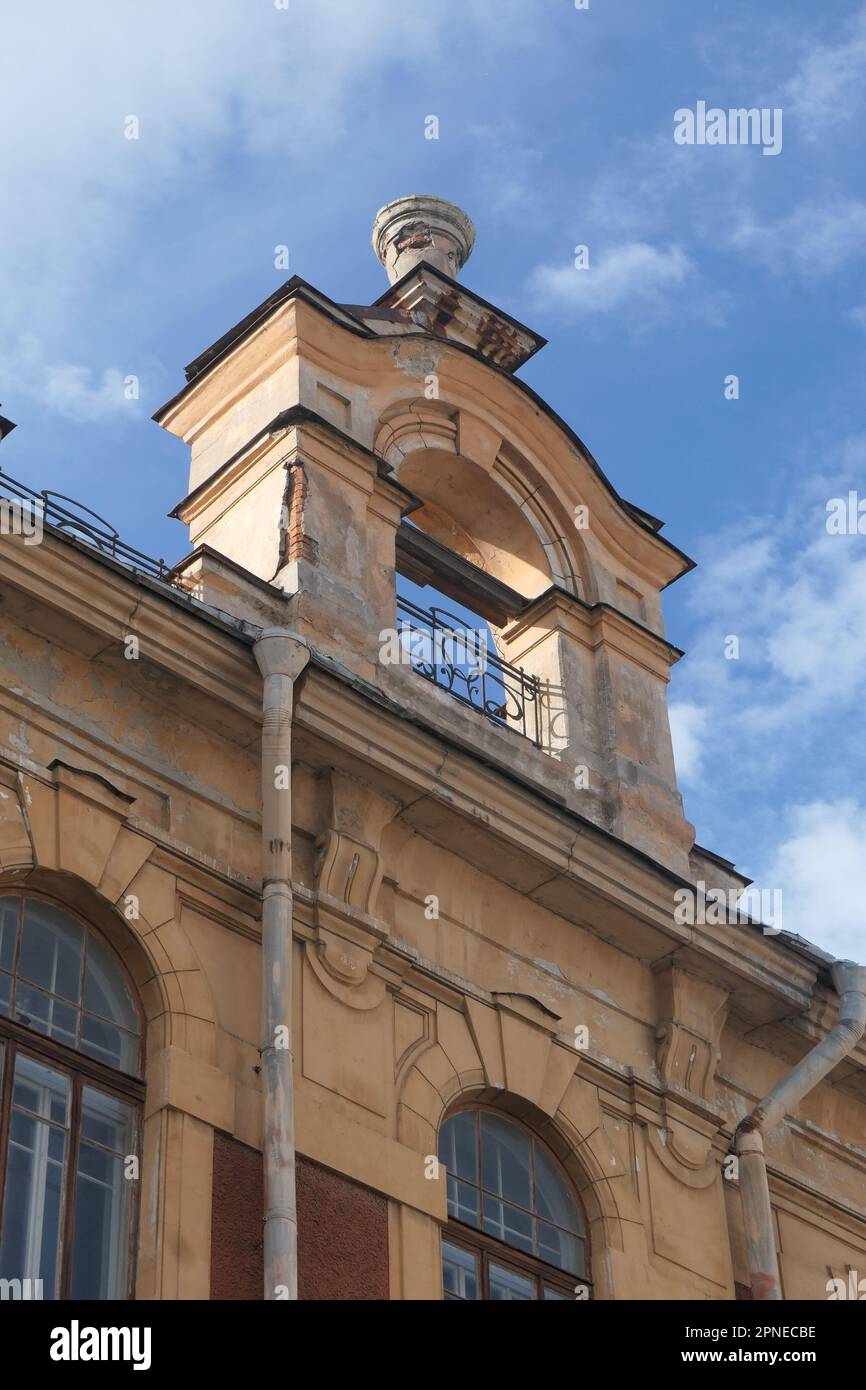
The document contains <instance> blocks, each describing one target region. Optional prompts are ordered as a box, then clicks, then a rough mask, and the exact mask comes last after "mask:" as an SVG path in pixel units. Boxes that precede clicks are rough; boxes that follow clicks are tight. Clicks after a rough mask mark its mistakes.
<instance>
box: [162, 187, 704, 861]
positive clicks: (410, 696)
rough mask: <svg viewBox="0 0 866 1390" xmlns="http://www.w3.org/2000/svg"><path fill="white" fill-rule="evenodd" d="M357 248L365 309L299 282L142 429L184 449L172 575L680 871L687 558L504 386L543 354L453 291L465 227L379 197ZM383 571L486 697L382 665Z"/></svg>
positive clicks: (443, 213) (453, 211)
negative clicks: (270, 623)
mask: <svg viewBox="0 0 866 1390" xmlns="http://www.w3.org/2000/svg"><path fill="white" fill-rule="evenodd" d="M373 239H374V246H375V248H376V250H377V252H378V254H379V256H380V259H381V260H382V263H383V265H384V266H385V268H386V271H387V273H388V276H389V280H390V281H391V283H390V285H389V288H388V290H387V291H385V293H384V294H383V295H382V296H381V297H380V298H379V299H378V300H377V301H376V303H375V304H373V305H371V306H359V305H342V304H337V303H335V302H334V301H332V300H330V299H329V298H328V297H327V296H326V295H324V294H323V293H322V292H321V291H319V290H316V289H314V288H313V287H312V286H311V285H309V284H307V283H306V282H305V281H303V280H300V279H299V278H297V277H295V278H294V279H292V280H290V281H288V282H287V283H286V284H285V285H284V286H282V287H281V289H280V290H278V291H277V292H275V293H274V294H273V295H271V296H270V297H269V299H267V300H266V301H265V302H264V303H263V304H262V305H260V306H259V307H258V309H256V310H254V311H253V312H252V313H251V314H249V315H248V316H247V317H246V318H245V319H244V320H242V322H241V323H239V324H237V325H236V326H235V327H234V328H233V329H231V330H230V331H229V332H228V333H227V334H225V335H224V336H223V337H222V338H221V339H220V340H219V341H218V342H217V343H215V344H214V345H213V346H212V347H211V348H209V349H207V350H206V351H205V352H204V353H202V354H200V356H199V357H198V358H197V359H196V360H195V361H194V362H193V363H191V364H190V367H189V368H188V369H187V385H186V386H185V387H184V389H183V390H182V391H181V392H180V393H179V394H178V395H177V396H175V397H174V398H173V400H171V401H170V402H169V403H168V404H167V405H166V406H164V407H163V408H162V410H161V411H160V412H158V414H157V416H156V418H157V420H158V421H159V422H160V423H161V424H162V425H163V426H164V427H165V428H167V429H169V430H171V432H172V433H175V434H177V435H178V436H179V437H180V438H182V439H183V440H184V441H185V442H186V443H188V444H189V445H190V447H191V451H192V459H191V468H190V492H189V494H188V495H187V497H186V498H185V499H184V500H183V501H182V502H181V503H180V504H179V505H178V507H177V509H176V514H177V515H178V516H179V517H180V518H181V519H182V520H183V521H185V522H186V523H187V525H188V526H189V528H190V536H191V540H192V543H193V545H194V547H195V548H196V549H195V551H194V554H193V556H192V557H191V559H190V561H188V562H187V565H188V567H189V569H190V573H193V572H194V573H195V574H196V575H197V576H198V578H199V580H200V582H201V584H202V585H203V586H204V588H205V591H207V585H208V583H209V576H210V578H211V579H213V575H214V572H215V570H216V569H217V568H218V564H217V561H216V560H215V558H214V557H215V556H223V557H225V558H226V559H227V560H228V561H230V562H231V563H232V564H234V565H235V566H240V567H242V568H243V569H245V570H247V571H249V572H250V573H251V574H252V575H254V576H255V577H256V578H257V579H258V580H259V581H264V582H265V583H266V584H267V585H270V586H272V587H273V589H274V590H275V591H282V592H283V593H284V594H289V595H292V596H293V597H294V600H295V603H294V609H295V614H296V620H297V624H298V625H299V626H300V627H301V629H302V630H303V633H304V635H305V636H307V637H308V638H309V640H310V642H311V644H312V645H313V647H314V648H315V649H316V651H317V652H319V653H320V655H321V656H322V658H323V659H324V660H326V661H331V662H333V663H335V666H339V668H340V669H341V670H344V671H349V672H352V673H354V675H355V676H356V677H357V678H358V679H360V680H363V681H364V682H367V683H368V684H369V686H370V687H372V688H375V689H376V690H378V691H380V692H382V694H383V695H384V696H386V697H387V698H388V700H389V701H391V702H392V703H393V704H395V705H397V707H399V708H402V709H404V710H405V711H406V712H407V715H408V716H409V717H410V718H412V719H413V720H419V719H420V720H422V721H423V720H426V721H427V722H428V723H429V724H430V727H431V728H434V729H440V730H441V731H443V733H445V734H447V736H448V737H449V738H451V739H452V740H454V741H455V742H457V743H459V744H461V745H462V746H464V747H466V748H469V749H470V750H472V751H473V752H474V753H476V754H477V755H479V756H483V757H485V759H487V760H489V761H492V762H495V763H498V764H499V765H500V766H502V768H503V769H504V770H505V771H511V772H513V773H517V774H519V775H520V776H521V777H524V778H526V779H528V780H530V781H532V782H533V783H535V784H536V785H537V786H538V787H539V788H540V789H542V790H543V791H544V792H545V793H546V794H548V795H551V796H553V797H556V798H557V799H558V800H560V801H561V802H563V803H565V804H567V805H568V806H569V807H571V809H572V810H574V811H575V812H576V813H578V814H579V815H582V816H584V817H585V818H586V819H588V820H590V821H592V822H594V823H596V824H599V825H602V826H604V827H605V828H606V829H608V830H610V831H611V832H612V833H613V834H615V835H617V836H619V837H620V838H621V839H623V840H625V841H627V842H628V843H630V844H632V845H633V846H635V847H637V848H639V849H641V850H643V851H644V852H645V853H647V854H648V855H650V856H651V857H652V858H653V859H655V860H657V861H659V862H661V863H664V864H666V865H668V866H669V867H671V868H674V869H676V870H677V871H679V872H682V873H683V874H684V875H686V874H687V873H688V855H689V850H690V849H691V847H692V844H693V840H694V836H693V833H692V828H691V826H690V825H689V824H688V823H687V822H686V821H685V819H684V817H683V812H682V803H681V799H680V796H679V792H678V789H677V785H676V775H675V771H674V764H673V753H672V749H671V740H670V729H669V723H668V713H667V698H666V694H667V683H668V679H669V672H670V668H671V666H672V665H673V664H674V662H676V661H677V660H678V659H679V657H680V655H681V653H680V652H679V651H677V649H676V648H674V647H672V646H671V644H670V643H668V641H667V639H666V637H665V634H664V623H663V616H662V607H661V592H662V590H663V589H664V588H665V587H666V586H667V585H668V584H670V583H672V582H673V581H674V580H675V579H677V578H678V577H679V576H680V575H682V574H683V573H685V572H686V571H687V570H688V569H689V568H690V567H691V565H692V562H691V561H690V560H689V559H688V557H687V556H685V555H683V553H682V552H681V551H679V550H678V549H677V548H676V547H675V546H673V545H672V544H671V543H670V542H669V541H668V540H667V539H666V538H665V537H663V536H662V534H661V528H662V523H661V522H659V521H658V520H656V519H655V518H654V517H652V516H651V515H649V514H648V513H647V512H645V511H643V510H641V509H640V508H638V507H635V506H633V505H631V504H629V503H628V502H626V501H625V500H624V499H623V498H621V497H620V496H619V494H618V493H617V492H616V490H615V489H614V488H613V486H612V485H611V483H610V482H609V481H608V480H607V478H606V477H605V475H604V474H603V472H602V470H601V469H600V467H599V466H598V464H597V463H596V461H595V460H594V459H593V457H592V455H591V454H590V453H589V451H588V450H587V449H586V447H585V446H584V445H583V443H582V442H581V440H580V439H579V438H578V437H577V435H575V434H574V433H573V431H572V430H571V429H570V428H569V427H568V426H567V425H566V424H565V423H564V421H562V420H561V419H560V418H559V417H558V416H557V415H556V414H555V413H554V412H553V411H552V410H551V409H550V408H549V407H548V406H547V405H546V403H545V402H544V401H543V400H541V398H540V397H538V396H537V395H536V394H535V392H533V391H532V390H531V389H530V388H529V387H528V386H527V385H526V384H525V383H524V382H522V381H521V380H520V378H519V377H518V376H517V375H516V374H515V373H516V371H517V370H518V368H519V367H520V366H521V365H522V363H523V362H525V361H526V360H527V358H528V357H529V356H530V355H531V353H532V352H534V351H537V350H538V348H539V347H541V346H542V345H543V339H541V338H540V337H538V335H536V334H534V333H533V332H532V330H530V329H528V328H526V327H525V326H524V325H522V324H519V323H517V321H516V320H514V319H512V318H511V317H510V316H509V315H507V314H505V313H503V312H502V311H501V310H499V309H496V308H495V307H494V306H492V305H490V304H487V303H486V302H485V301H484V300H482V299H480V298H479V297H478V296H476V295H474V294H473V293H472V292H471V291H469V290H467V289H465V288H464V287H463V286H462V285H461V284H459V283H458V281H457V280H456V275H457V273H459V271H460V270H461V269H462V266H463V264H464V262H465V260H466V259H467V257H468V255H469V253H470V252H471V249H472V243H473V241H474V229H473V228H472V224H471V222H470V221H469V219H468V217H467V216H466V214H465V213H463V212H462V211H461V210H460V209H457V208H454V207H453V206H452V205H451V204H447V203H444V202H443V201H442V200H441V199H434V198H427V197H420V196H414V197H412V198H409V199H399V200H398V201H397V202H396V203H394V204H390V205H388V207H387V208H385V209H383V210H382V211H381V212H380V213H379V214H378V216H377V218H376V223H375V226H374V234H373ZM401 575H402V576H403V577H404V578H406V579H408V580H410V582H411V583H413V584H415V585H418V584H422V595H423V585H424V584H426V585H427V586H428V590H429V593H430V594H431V595H433V599H432V600H431V602H430V604H428V605H426V607H425V604H424V603H422V602H421V601H420V600H419V602H417V603H416V602H413V603H412V604H411V605H410V608H411V610H412V621H413V622H414V623H415V624H416V626H420V625H422V620H421V619H420V618H419V617H418V613H419V612H423V611H427V612H428V617H429V613H430V612H432V609H433V608H436V609H437V611H439V606H440V598H441V596H442V595H445V596H446V597H447V598H449V599H450V600H452V601H453V602H456V603H457V604H458V607H459V609H460V611H461V612H463V613H464V614H465V613H467V612H468V613H470V614H471V613H474V614H477V615H479V620H480V621H482V622H483V623H484V624H486V625H487V627H488V628H489V632H490V636H491V641H492V647H491V651H492V654H493V665H494V666H495V667H496V670H497V677H496V679H497V682H498V684H496V686H495V689H496V691H497V692H499V693H498V694H497V695H496V697H495V698H487V697H485V698H482V699H480V700H478V699H475V697H474V694H473V691H474V689H475V687H471V688H470V687H469V686H467V684H466V681H465V672H463V673H462V674H461V676H460V681H461V689H460V691H458V690H457V689H456V685H455V677H454V672H453V670H452V672H451V686H450V687H449V676H448V672H438V671H434V672H432V673H431V672H430V671H426V672H424V674H426V676H427V679H426V680H424V681H420V680H419V679H418V676H419V674H422V672H421V671H420V668H419V666H418V664H417V663H416V664H415V665H414V666H413V663H412V662H411V661H409V662H406V663H403V662H398V663H396V664H395V663H393V662H388V661H386V660H384V659H383V651H384V650H385V642H384V638H383V634H388V633H390V632H395V631H398V630H400V627H401V624H402V623H404V622H405V614H406V608H405V604H404V605H403V607H402V608H401V610H400V612H399V613H398V588H399V585H400V583H401V582H402V581H401V579H400V576H401ZM214 582H215V580H214ZM205 596H206V597H207V596H208V595H207V592H205ZM436 596H439V598H437V597H436ZM211 597H212V598H213V601H214V602H217V603H218V605H219V606H223V607H225V606H226V600H225V596H224V590H223V595H222V598H221V599H220V598H219V597H218V596H217V595H216V593H215V594H214V595H212V596H211ZM433 618H434V622H440V619H437V618H436V615H435V613H434V614H433ZM392 650H393V649H392ZM497 663H498V665H497ZM440 677H441V678H440ZM509 690H513V692H514V693H513V695H510V694H509V693H508V692H509ZM461 692H462V693H463V695H464V697H465V698H463V699H460V698H457V699H455V698H453V696H454V695H455V694H457V695H458V696H459V694H460V693H461ZM500 696H501V698H500Z"/></svg>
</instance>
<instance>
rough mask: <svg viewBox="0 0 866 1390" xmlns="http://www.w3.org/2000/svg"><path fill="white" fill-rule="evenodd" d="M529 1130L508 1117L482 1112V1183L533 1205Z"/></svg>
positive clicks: (526, 1205)
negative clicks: (526, 1132)
mask: <svg viewBox="0 0 866 1390" xmlns="http://www.w3.org/2000/svg"><path fill="white" fill-rule="evenodd" d="M531 1142H532V1141H531V1140H530V1138H529V1135H528V1134H525V1133H524V1131H523V1130H522V1129H518V1128H517V1126H516V1125H513V1124H511V1123H509V1121H508V1120H503V1119H501V1118H500V1117H499V1116H498V1115H490V1114H488V1113H487V1112H486V1111H482V1114H481V1186H482V1187H483V1188H485V1190H486V1191H488V1192H495V1193H496V1195H497V1196H499V1197H505V1198H507V1199H508V1201H510V1202H515V1203H516V1204H517V1205H518V1206H521V1207H530V1206H531V1205H532V1168H531V1164H532V1149H531Z"/></svg>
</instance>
